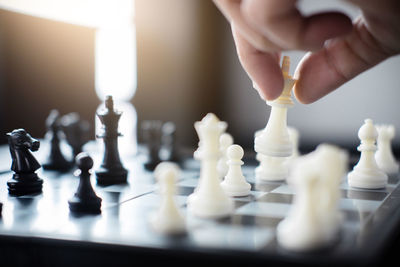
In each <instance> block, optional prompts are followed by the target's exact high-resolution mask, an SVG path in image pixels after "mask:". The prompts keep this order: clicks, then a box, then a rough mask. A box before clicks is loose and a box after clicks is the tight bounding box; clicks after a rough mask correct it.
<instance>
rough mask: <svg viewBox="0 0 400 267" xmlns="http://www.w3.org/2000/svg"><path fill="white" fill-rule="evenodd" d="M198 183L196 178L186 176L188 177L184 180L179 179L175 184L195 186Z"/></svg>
mask: <svg viewBox="0 0 400 267" xmlns="http://www.w3.org/2000/svg"><path fill="white" fill-rule="evenodd" d="M198 183H199V179H198V178H188V179H184V180H182V181H180V182H179V183H177V185H178V187H180V186H186V187H193V188H195V187H196V186H197V184H198Z"/></svg>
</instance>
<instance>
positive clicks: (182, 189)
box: [176, 186, 194, 196]
mask: <svg viewBox="0 0 400 267" xmlns="http://www.w3.org/2000/svg"><path fill="white" fill-rule="evenodd" d="M193 191H194V187H191V186H190V187H189V186H179V187H178V190H177V193H176V194H177V195H180V196H189V195H190V194H192V193H193Z"/></svg>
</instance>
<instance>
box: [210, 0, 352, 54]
mask: <svg viewBox="0 0 400 267" xmlns="http://www.w3.org/2000/svg"><path fill="white" fill-rule="evenodd" d="M214 2H215V4H216V5H217V6H218V7H219V9H220V10H221V11H222V13H223V14H224V15H225V16H226V17H227V19H228V20H229V21H230V22H231V23H235V27H236V28H237V31H239V32H240V33H241V35H242V36H243V37H244V38H245V39H246V40H247V41H248V42H249V43H251V44H252V45H253V46H254V47H255V48H257V49H258V50H260V51H264V52H271V51H272V52H277V51H281V50H288V49H300V50H316V49H319V48H321V47H322V46H323V44H324V42H325V41H326V40H328V39H331V38H334V37H338V36H342V35H345V34H347V33H349V32H350V31H351V29H352V23H351V20H350V19H349V18H348V17H347V16H346V15H344V14H342V13H339V12H326V13H319V14H315V15H312V16H309V17H303V16H302V15H301V13H300V12H299V11H298V9H297V7H296V3H297V0H279V1H272V0H268V1H264V0H242V1H241V0H214Z"/></svg>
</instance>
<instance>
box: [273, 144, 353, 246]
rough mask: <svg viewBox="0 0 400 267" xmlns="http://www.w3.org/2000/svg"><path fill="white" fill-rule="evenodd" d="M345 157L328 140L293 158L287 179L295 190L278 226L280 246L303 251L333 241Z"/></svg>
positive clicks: (339, 219) (338, 215) (336, 226)
mask: <svg viewBox="0 0 400 267" xmlns="http://www.w3.org/2000/svg"><path fill="white" fill-rule="evenodd" d="M346 161H347V157H346V154H345V153H344V152H343V151H342V150H340V149H338V148H336V147H334V146H332V145H327V144H322V145H319V146H318V148H317V149H316V150H315V151H314V152H312V153H310V154H308V155H306V156H302V157H300V158H299V159H298V160H297V161H296V164H295V166H294V170H293V173H292V176H290V178H289V179H288V183H289V185H290V186H292V187H294V191H295V195H294V199H293V204H292V206H291V209H290V210H289V213H288V215H287V216H286V218H285V219H284V220H283V221H281V222H280V223H279V225H278V227H277V241H278V243H279V244H280V245H281V246H282V247H284V248H286V249H289V250H295V251H306V250H313V249H318V248H320V247H324V246H327V245H329V244H330V243H332V242H333V241H334V239H335V237H336V236H337V232H338V231H339V226H340V222H341V216H340V213H339V209H338V200H339V198H340V194H339V184H340V181H341V178H342V176H343V174H344V173H345V166H346Z"/></svg>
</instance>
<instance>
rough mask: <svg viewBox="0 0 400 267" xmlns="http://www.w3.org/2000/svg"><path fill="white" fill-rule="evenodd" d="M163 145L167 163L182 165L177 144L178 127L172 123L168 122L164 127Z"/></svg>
mask: <svg viewBox="0 0 400 267" xmlns="http://www.w3.org/2000/svg"><path fill="white" fill-rule="evenodd" d="M162 145H163V147H164V149H165V150H166V155H167V156H166V158H165V160H166V161H172V162H175V163H178V164H180V163H181V156H180V154H179V150H178V145H177V142H176V125H175V123H173V122H171V121H167V122H165V123H164V124H163V126H162Z"/></svg>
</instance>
